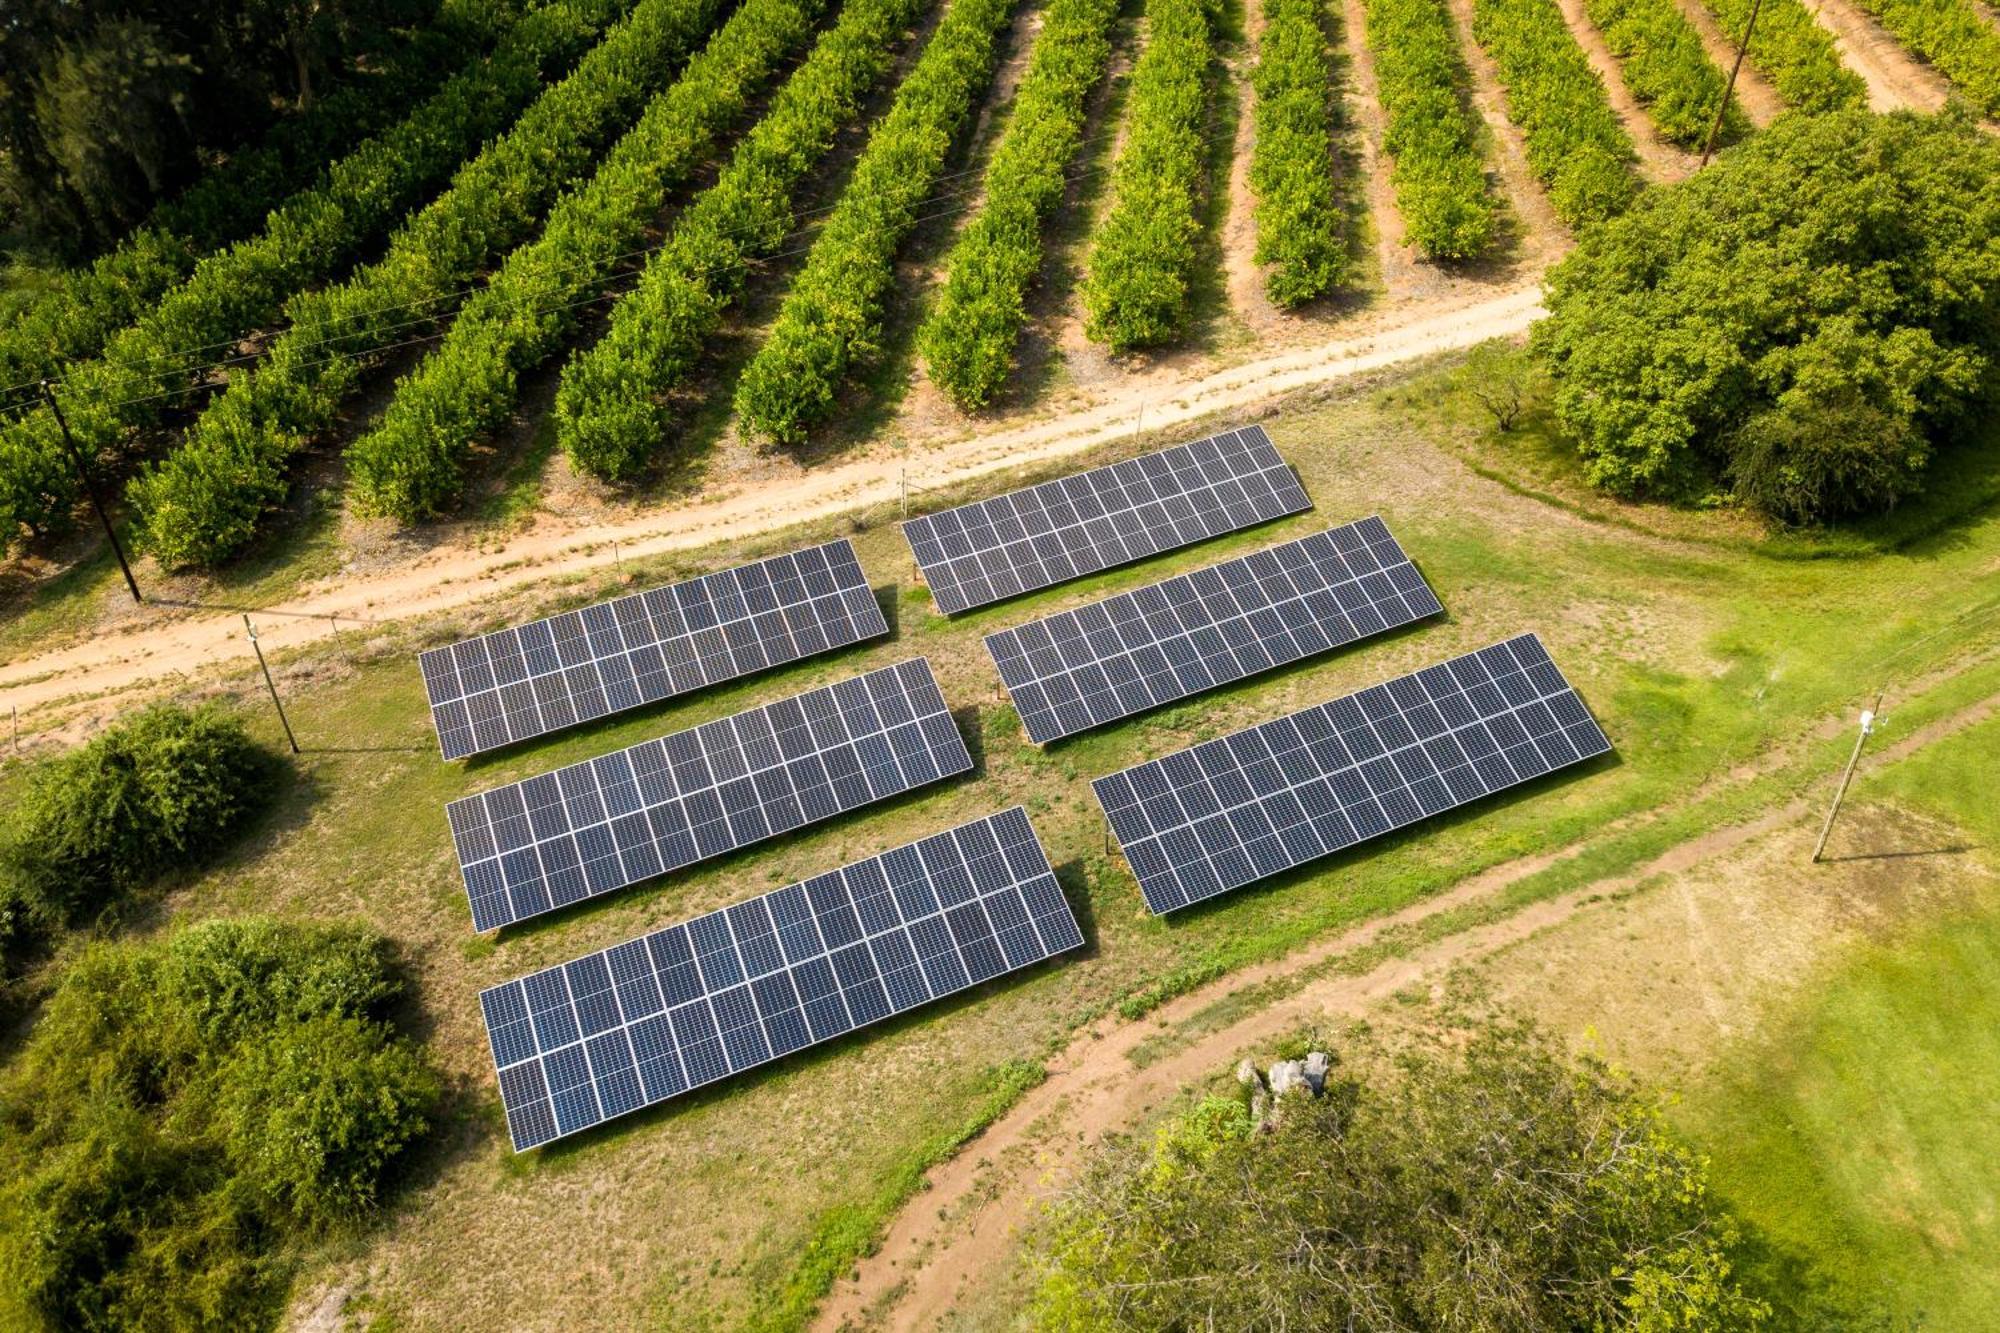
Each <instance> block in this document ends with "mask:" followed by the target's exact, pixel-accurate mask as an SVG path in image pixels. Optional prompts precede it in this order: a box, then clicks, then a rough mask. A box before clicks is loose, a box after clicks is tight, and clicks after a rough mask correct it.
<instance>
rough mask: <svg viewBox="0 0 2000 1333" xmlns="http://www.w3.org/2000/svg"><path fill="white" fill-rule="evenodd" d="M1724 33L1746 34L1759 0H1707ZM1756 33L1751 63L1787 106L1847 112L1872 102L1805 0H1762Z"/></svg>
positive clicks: (1753, 37)
mask: <svg viewBox="0 0 2000 1333" xmlns="http://www.w3.org/2000/svg"><path fill="white" fill-rule="evenodd" d="M1703 3H1704V4H1706V5H1707V6H1708V8H1709V10H1710V12H1712V13H1713V14H1714V15H1715V17H1716V20H1717V21H1718V22H1719V23H1720V24H1721V26H1722V31H1723V32H1724V34H1725V35H1727V36H1728V37H1729V38H1730V39H1731V40H1736V39H1738V38H1740V37H1741V36H1742V34H1743V29H1744V26H1745V25H1746V24H1748V23H1749V22H1750V10H1751V8H1752V6H1753V5H1755V4H1757V3H1758V0H1703ZM1762 3H1763V7H1762V8H1761V9H1759V10H1758V11H1757V26H1756V27H1755V28H1754V29H1753V30H1752V31H1751V33H1750V63H1751V64H1753V65H1755V66H1756V67H1757V69H1758V70H1759V72H1761V73H1762V74H1763V76H1764V77H1765V78H1767V79H1769V80H1770V81H1771V86H1772V87H1773V88H1775V89H1776V90H1777V93H1778V96H1779V97H1781V98H1783V99H1784V101H1785V105H1787V106H1790V107H1795V108H1797V109H1798V110H1800V111H1843V110H1847V109H1850V108H1854V109H1859V108H1862V107H1865V106H1867V105H1868V85H1867V84H1866V83H1864V82H1863V81H1862V78H1861V76H1860V75H1859V74H1856V73H1855V72H1854V71H1853V70H1851V69H1849V68H1847V66H1846V65H1844V64H1842V63H1841V59H1840V51H1839V48H1837V47H1836V46H1834V44H1833V34H1832V33H1830V32H1828V31H1827V30H1826V29H1825V28H1823V27H1821V26H1820V24H1819V22H1818V20H1816V19H1815V18H1813V16H1812V12H1811V11H1810V10H1808V9H1807V8H1806V7H1805V5H1804V4H1802V3H1800V0H1762Z"/></svg>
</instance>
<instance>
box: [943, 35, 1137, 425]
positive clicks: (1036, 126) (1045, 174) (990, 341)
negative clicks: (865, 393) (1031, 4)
mask: <svg viewBox="0 0 2000 1333" xmlns="http://www.w3.org/2000/svg"><path fill="white" fill-rule="evenodd" d="M1117 14H1118V5H1117V3H1116V0H1052V2H1051V3H1050V5H1049V7H1048V9H1047V10H1046V11H1045V12H1044V15H1043V19H1042V33H1041V36H1039V37H1037V38H1036V39H1035V51H1034V55H1033V56H1032V57H1031V59H1030V63H1029V66H1028V73H1027V76H1026V77H1025V78H1024V79H1022V81H1021V89H1020V92H1019V93H1017V94H1016V95H1015V98H1014V112H1013V117H1012V119H1010V120H1009V121H1008V122H1007V132H1006V134H1004V135H1003V136H1002V137H1001V139H1000V143H999V146H998V147H996V148H995V149H994V150H993V160H992V162H991V164H990V165H989V166H988V167H987V169H986V182H985V193H986V200H985V203H984V205H983V206H982V207H981V208H980V211H979V216H978V217H976V218H974V219H973V220H972V222H971V223H970V224H969V225H968V226H967V227H966V229H965V233H964V235H962V236H960V237H959V239H958V243H957V244H956V245H954V246H953V247H952V251H951V254H950V256H949V257H948V258H947V259H946V260H945V281H944V291H943V292H942V294H940V296H939V297H938V303H937V308H936V309H935V310H933V311H932V312H931V315H930V318H929V319H928V320H926V321H925V323H924V327H923V329H922V331H921V332H920V333H919V334H918V335H917V344H918V346H919V347H921V348H922V349H923V354H924V360H925V362H926V363H927V364H928V366H929V367H930V375H931V381H932V382H933V383H934V384H936V385H937V386H938V388H939V389H940V390H942V391H943V392H944V394H945V395H946V396H947V397H949V398H950V399H951V400H952V401H953V402H954V403H956V404H958V405H959V406H960V407H961V408H964V409H966V410H968V411H972V410H976V409H978V408H981V407H984V406H985V405H986V404H987V403H989V402H991V401H992V399H993V395H994V394H996V393H998V392H999V391H1000V386H1001V385H1003V384H1005V383H1006V382H1007V376H1008V375H1009V374H1011V373H1012V371H1013V369H1014V346H1015V343H1016V341H1017V340H1018V339H1019V338H1020V336H1021V327H1022V325H1024V324H1025V323H1026V322H1027V318H1028V315H1027V307H1026V305H1025V304H1024V302H1025V297H1026V294H1027V290H1028V284H1029V282H1031V281H1032V280H1033V279H1034V276H1035V272H1036V270H1037V269H1039V268H1040V267H1041V264H1042V226H1043V224H1044V223H1046V222H1047V221H1048V217H1049V214H1050V212H1051V211H1052V210H1053V209H1054V208H1055V206H1056V205H1057V203H1059V202H1060V201H1061V199H1062V196H1063V186H1064V184H1065V180H1064V175H1063V173H1064V171H1065V169H1066V168H1067V167H1068V165H1069V162H1070V159H1072V158H1073V157H1075V156H1076V150H1077V147H1078V145H1079V144H1081V143H1082V141H1083V114H1084V101H1085V99H1086V98H1087V97H1088V96H1089V94H1090V90H1091V89H1092V88H1093V87H1095V86H1096V85H1097V81H1098V80H1099V79H1101V78H1103V77H1104V67H1105V63H1106V62H1107V61H1109V60H1110V58H1111V23H1112V20H1113V19H1115V18H1116V17H1117Z"/></svg>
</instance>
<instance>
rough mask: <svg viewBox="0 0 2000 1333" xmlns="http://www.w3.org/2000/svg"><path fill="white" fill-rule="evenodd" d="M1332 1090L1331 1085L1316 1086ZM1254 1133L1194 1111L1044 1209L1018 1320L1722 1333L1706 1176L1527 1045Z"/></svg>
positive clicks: (1079, 1332) (1361, 1076) (1738, 1314)
mask: <svg viewBox="0 0 2000 1333" xmlns="http://www.w3.org/2000/svg"><path fill="white" fill-rule="evenodd" d="M1336 1073H1340V1071H1338V1070H1336ZM1279 1108H1280V1114H1279V1115H1278V1116H1277V1118H1276V1121H1275V1124H1274V1125H1272V1126H1271V1127H1270V1128H1269V1129H1268V1130H1260V1129H1258V1128H1256V1127H1254V1126H1253V1124H1252V1122H1251V1120H1250V1118H1249V1116H1248V1114H1247V1112H1246V1111H1245V1109H1244V1106H1243V1104H1242V1102H1240V1101H1238V1100H1234V1099H1227V1098H1211V1099H1209V1100H1208V1101H1206V1102H1203V1103H1202V1104H1200V1105H1198V1106H1196V1107H1195V1108H1194V1109H1193V1110H1192V1111H1189V1112H1187V1113H1185V1114H1183V1115H1181V1116H1178V1117H1176V1118H1175V1119H1173V1120H1171V1121H1169V1122H1168V1123H1167V1124H1166V1125H1165V1126H1164V1127H1162V1128H1161V1129H1160V1130H1159V1131H1158V1132H1157V1134H1156V1135H1155V1136H1154V1137H1153V1139H1152V1140H1151V1141H1150V1142H1143V1141H1142V1142H1136V1143H1130V1144H1124V1145H1120V1146H1117V1147H1114V1148H1112V1149H1111V1150H1109V1151H1106V1152H1104V1153H1102V1154H1100V1156H1099V1158H1098V1159H1097V1160H1096V1161H1095V1163H1094V1164H1093V1165H1092V1166H1091V1167H1090V1169H1088V1170H1087V1172H1086V1173H1085V1176H1084V1178H1083V1179H1082V1181H1081V1182H1080V1184H1079V1185H1078V1186H1077V1187H1075V1189H1074V1190H1073V1191H1072V1192H1071V1193H1070V1194H1069V1195H1068V1196H1067V1197H1066V1198H1065V1199H1064V1200H1062V1201H1061V1202H1060V1203H1059V1204H1058V1205H1057V1208H1056V1211H1055V1214H1054V1217H1053V1219H1052V1223H1051V1226H1050V1228H1049V1233H1048V1237H1047V1240H1046V1242H1045V1244H1046V1248H1045V1251H1044V1255H1043V1265H1044V1267H1043V1275H1042V1280H1041V1283H1040V1286H1039V1290H1038V1293H1037V1315H1038V1318H1039V1322H1040V1324H1041V1325H1042V1326H1043V1327H1045V1328H1053V1329H1063V1330H1073V1331H1075V1333H1083V1331H1084V1330H1100V1329H1105V1330H1108V1329H1135V1330H1136V1329H1147V1330H1190V1331H1192V1330H1196V1329H1209V1328H1230V1329H1280V1328H1282V1329H1288V1330H1294V1333H1305V1331H1306V1330H1322V1329H1323V1330H1329V1331H1332V1330H1339V1331H1340V1333H1371V1331H1375V1330H1380V1331H1382V1333H1388V1331H1389V1330H1395V1331H1396V1333H1403V1331H1405V1330H1424V1329H1438V1330H1444V1329H1451V1330H1464V1331H1465V1333H1486V1331H1491V1333H1503V1331H1508V1333H1511V1331H1513V1330H1521V1331H1523V1333H1526V1331H1527V1330H1559V1329H1631V1330H1647V1331H1649V1333H1650V1331H1654V1330H1657V1331H1658V1333H1665V1331H1666V1330H1669V1329H1671V1330H1678V1331H1679V1333H1698V1331H1700V1330H1718V1331H1719V1330H1725V1329H1727V1330H1732V1331H1734V1330H1742V1329H1748V1328H1753V1327H1755V1326H1756V1325H1758V1324H1760V1323H1761V1322H1762V1321H1763V1318H1764V1310H1763V1307H1762V1306H1761V1305H1760V1304H1759V1303H1758V1302H1756V1301H1755V1300H1753V1299H1751V1298H1749V1297H1748V1296H1746V1295H1745V1294H1744V1293H1743V1292H1742V1291H1741V1290H1739V1288H1738V1287H1737V1285H1736V1283H1735V1281H1734V1280H1733V1279H1732V1277H1731V1274H1730V1266H1729V1263H1728V1260H1727V1258H1726V1254H1725V1250H1726V1246H1727V1244H1728V1243H1729V1241H1730V1239H1731V1233H1730V1230H1729V1227H1728V1225H1727V1223H1726V1222H1724V1221H1723V1220H1722V1219H1720V1218H1719V1217H1718V1216H1717V1214H1716V1211H1715V1209H1714V1207H1713V1206H1712V1204H1711V1203H1710V1201H1709V1199H1708V1196H1707V1184H1706V1174H1707V1171H1706V1164H1705V1163H1704V1162H1703V1160H1702V1159H1701V1158H1699V1157H1697V1156H1696V1155H1695V1154H1694V1153H1692V1152H1691V1151H1690V1150H1689V1149H1688V1148H1686V1147H1685V1146H1683V1145H1682V1144H1681V1143H1679V1142H1678V1141H1677V1140H1676V1139H1675V1138H1674V1136H1673V1135H1672V1134H1671V1133H1670V1132H1669V1131H1668V1129H1667V1127H1666V1125H1665V1124H1664V1122H1663V1121H1662V1120H1661V1117H1660V1114H1659V1112H1658V1110H1657V1109H1656V1107H1655V1106H1654V1105H1652V1104H1651V1103H1650V1102H1648V1101H1646V1100H1645V1099H1643V1098H1642V1097H1640V1096H1639V1095H1637V1094H1636V1093H1635V1092H1634V1091H1633V1090H1631V1089H1630V1088H1628V1087H1626V1086H1625V1085H1623V1084H1622V1083H1621V1082H1619V1081H1618V1080H1616V1079H1614V1078H1612V1077H1611V1076H1610V1075H1609V1073H1608V1072H1607V1071H1606V1070H1605V1069H1604V1068H1603V1067H1602V1066H1601V1065H1598V1064H1595V1063H1592V1062H1584V1063H1581V1064H1573V1063H1571V1062H1569V1061H1567V1060H1566V1059H1564V1058H1563V1057H1561V1056H1559V1055H1558V1054H1557V1053H1556V1052H1555V1051H1553V1050H1552V1049H1551V1048H1550V1046H1549V1045H1548V1044H1547V1043H1546V1041H1545V1040H1544V1039H1543V1038H1541V1037H1539V1036H1537V1035H1536V1034H1535V1033H1534V1032H1533V1031H1532V1030H1530V1029H1528V1028H1525V1027H1522V1026H1518V1025H1512V1024H1496V1025H1490V1026H1486V1027H1484V1028H1481V1029H1478V1030H1476V1031H1475V1032H1474V1033H1473V1034H1472V1035H1471V1037H1470V1039H1469V1040H1467V1041H1466V1042H1465V1043H1464V1044H1463V1046H1462V1047H1454V1046H1453V1045H1451V1044H1450V1043H1449V1042H1448V1041H1444V1040H1440V1041H1437V1042H1435V1043H1434V1044H1422V1045H1418V1046H1416V1047H1414V1048H1413V1049H1410V1050H1408V1051H1406V1052H1404V1053H1402V1054H1400V1055H1398V1056H1396V1057H1394V1058H1393V1059H1385V1058H1380V1057H1371V1058H1369V1059H1367V1060H1365V1061H1364V1062H1361V1063H1359V1064H1357V1066H1356V1067H1355V1068H1354V1069H1352V1070H1350V1071H1348V1072H1345V1073H1341V1074H1340V1076H1339V1077H1335V1078H1331V1079H1329V1080H1328V1083H1327V1091H1326V1094H1325V1095H1324V1096H1323V1097H1321V1098H1317V1099H1308V1098H1305V1097H1302V1096H1298V1095H1296V1094H1293V1095H1289V1096H1287V1097H1285V1098H1282V1099H1281V1100H1280V1102H1279Z"/></svg>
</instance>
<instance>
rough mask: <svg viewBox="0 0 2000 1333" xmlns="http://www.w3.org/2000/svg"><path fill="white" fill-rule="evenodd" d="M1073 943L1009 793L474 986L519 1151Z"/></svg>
mask: <svg viewBox="0 0 2000 1333" xmlns="http://www.w3.org/2000/svg"><path fill="white" fill-rule="evenodd" d="M1082 943H1083V934H1082V932H1081V931H1080V930H1078V929H1077V924H1076V917H1075V915H1074V914H1073V913H1072V912H1071V911H1070V906H1069V903H1068V901H1067V900H1066V899H1065V898H1064V897H1063V893H1062V889H1061V887H1060V886H1059V885H1058V884H1057V883H1056V877H1055V875H1054V874H1052V873H1051V872H1050V870H1049V861H1048V857H1047V856H1046V855H1045V854H1044V853H1043V851H1042V845H1041V842H1040V841H1039V840H1038V839H1037V838H1036V837H1035V830H1034V828H1033V826H1032V825H1030V824H1029V823H1028V816H1027V813H1026V812H1025V811H1023V810H1022V809H1021V808H1020V807H1019V806H1016V807H1015V808H1014V809H1012V810H1008V811H1005V812H1004V813H1001V814H997V815H989V816H987V817H986V818H984V819H978V820H974V821H973V822H972V823H970V824H964V825H961V826H959V827H958V828H955V829H949V830H947V831H945V832H943V833H938V834H934V835H932V836H931V837H928V838H924V839H922V840H921V841H918V842H913V843H911V844H909V845H908V846H905V847H898V848H896V849H895V850H894V851H891V852H884V853H882V854H881V855H879V856H874V857H870V858H869V859H867V860H865V861H859V862H856V863H855V864H853V865H850V866H847V867H845V868H843V869H840V870H834V871H829V872H828V873H826V874H824V875H819V876H816V877H815V878H813V879H809V880H806V881H804V882H803V883H800V884H792V885H789V886H787V887H785V888H782V889H779V890H777V891H776V892H773V893H767V894H764V895H762V896H761V897H757V898H752V899H750V900H749V901H747V902H741V903H737V904H736V905H735V906H733V907H728V908H724V909H722V910H721V911H716V912H710V913H709V914H708V915H706V916H700V917H696V918H695V919H694V920H692V921H689V922H687V923H685V924H682V925H676V926H669V927H667V928H666V929H665V930H660V931H655V932H654V933H653V934H651V935H648V936H646V937H644V938H643V939H637V940H632V941H629V942H627V943H624V944H619V945H615V946H613V947H612V948H609V949H605V950H603V951H601V952H599V953H594V954H590V955H589V956H587V957H584V958H579V959H577V960H576V961H575V962H573V963H565V964H562V965H561V966H559V967H551V968H548V969H547V970H545V971H542V972H537V973H535V974H534V975H532V976H529V977H525V978H523V979H521V980H519V981H509V982H507V983H506V984H504V985H500V986H495V987H493V988H492V989H490V990H487V991H484V992H482V993H481V995H480V997H479V1001H480V1007H481V1009H482V1010H483V1011H484V1013H485V1017H486V1035H487V1039H488V1040H489V1041H490V1042H491V1043H492V1047H493V1063H494V1065H495V1067H496V1068H497V1069H498V1070H499V1074H500V1096H501V1101H502V1102H503V1103H504V1104H505V1106H506V1109H507V1130H508V1133H509V1134H510V1135H511V1136H512V1138H513V1142H514V1149H515V1151H516V1152H520V1151H523V1150H525V1149H528V1148H532V1147H534V1146H536V1145H537V1144H541V1143H546V1142H548V1141H549V1140H550V1139H554V1138H559V1137H561V1136H562V1135H565V1134H574V1133H576V1132H577V1131H578V1130H580V1129H587V1128H589V1127H590V1126H592V1125H595V1124H599V1123H601V1122H602V1121H605V1120H609V1119H611V1118H612V1117H613V1116H618V1115H623V1114H625V1113H626V1112H628V1111H633V1110H637V1109H638V1108H639V1107H641V1106H648V1105H651V1104H652V1103H655V1102H660V1101H664V1100H666V1099H667V1098H669V1097H674V1096H677V1095H679V1094H680V1093H683V1092H686V1091H688V1090H690V1089H693V1088H697V1087H700V1086H701V1085H703V1084H705V1083H711V1082H714V1081H715V1080H717V1079H720V1078H725V1077H727V1076H728V1075H731V1074H737V1073H741V1072H742V1071H744V1070H746V1069H750V1068H753V1067H755V1066H757V1065H761V1064H764V1063H766V1062H768V1061H771V1060H775V1059H777V1058H778V1057H780V1056H783V1055H787V1054H789V1053H791V1052H792V1051H796V1050H799V1049H800V1048H802V1047H805V1046H810V1045H812V1044H813V1043H815V1042H821V1041H827V1040H829V1039H831V1038H833V1037H837V1036H840V1035H841V1034H842V1033H846V1032H851V1031H853V1030H854V1029H856V1028H860V1027H865V1026H867V1025H868V1024H870V1023H874V1022H879V1021H880V1020H882V1019H884V1018H887V1017H889V1016H890V1015H892V1014H900V1013H903V1012H905V1011H907V1010H910V1009H914V1008H916V1007H917V1006H919V1005H922V1004H926V1003H928V1002H929V1001H931V1000H935V999H938V998H940V997H942V996H945V995H949V994H951V993H953V992H954V991H959V990H964V989H965V988H966V987H968V986H973V985H977V984H978V983H979V982H982V981H986V980H988V979H990V978H992V977H996V976H999V975H1000V974H1002V973H1004V972H1010V971H1014V970H1016V969H1018V968H1023V967H1027V966H1029V965H1030V964H1032V963H1037V962H1040V961H1041V960H1042V959H1044V958H1048V957H1050V956H1051V955H1054V954H1058V953H1062V952H1064V951H1065V950H1068V949H1074V948H1076V947H1078V946H1079V945H1081V944H1082Z"/></svg>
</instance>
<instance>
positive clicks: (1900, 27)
mask: <svg viewBox="0 0 2000 1333" xmlns="http://www.w3.org/2000/svg"><path fill="white" fill-rule="evenodd" d="M1861 5H1862V8H1864V9H1866V10H1867V11H1868V12H1869V13H1871V14H1873V15H1874V16H1875V17H1876V18H1879V19H1881V20H1882V25H1883V26H1884V27H1886V28H1887V29H1888V30H1889V31H1890V32H1893V33H1895V34H1896V36H1898V37H1900V38H1902V39H1903V42H1904V44H1905V45H1907V46H1908V47H1909V48H1910V49H1911V50H1912V51H1915V52H1916V53H1917V54H1918V55H1920V56H1922V57H1923V58H1924V59H1926V60H1928V61H1930V62H1931V63H1932V64H1933V65H1936V66H1937V67H1938V69H1939V70H1940V71H1942V72H1943V74H1944V76H1945V77H1946V78H1948V79H1950V80H1951V81H1952V82H1953V83H1954V84H1957V85H1958V86H1959V87H1960V88H1961V89H1963V90H1964V92H1965V95H1966V96H1967V97H1969V98H1971V99H1972V104H1973V105H1974V106H1976V107H1978V108H1979V109H1980V110H1981V111H1983V112H1985V113H1986V114H1987V115H1989V116H2000V28H1996V27H1995V26H1994V24H1993V21H1992V19H1990V18H1989V17H1987V16H1986V15H1983V14H1981V13H1980V12H1979V9H1978V7H1977V6H1975V5H1973V4H1971V3H1969V2H1968V0H1861Z"/></svg>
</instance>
